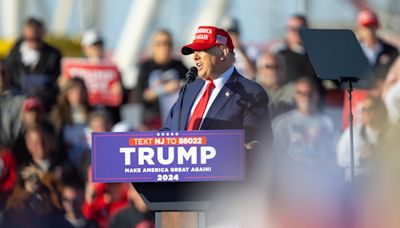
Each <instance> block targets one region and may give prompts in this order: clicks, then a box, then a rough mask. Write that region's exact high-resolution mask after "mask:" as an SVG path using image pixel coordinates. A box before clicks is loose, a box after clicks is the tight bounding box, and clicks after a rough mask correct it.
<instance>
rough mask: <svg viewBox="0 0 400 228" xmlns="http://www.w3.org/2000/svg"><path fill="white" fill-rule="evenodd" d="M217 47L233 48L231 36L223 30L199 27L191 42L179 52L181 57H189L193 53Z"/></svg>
mask: <svg viewBox="0 0 400 228" xmlns="http://www.w3.org/2000/svg"><path fill="white" fill-rule="evenodd" d="M217 45H225V46H227V47H228V48H229V49H230V50H233V48H234V47H233V43H232V39H231V36H229V34H228V33H227V32H226V31H225V30H223V29H220V28H217V27H213V26H199V28H198V29H197V31H196V34H195V35H194V39H193V42H192V43H191V44H187V45H185V46H183V47H182V50H181V52H182V54H183V55H190V54H192V53H193V52H194V51H202V50H206V49H208V48H211V47H214V46H217Z"/></svg>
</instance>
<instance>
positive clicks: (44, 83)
mask: <svg viewBox="0 0 400 228" xmlns="http://www.w3.org/2000/svg"><path fill="white" fill-rule="evenodd" d="M44 33H45V26H44V24H43V22H42V21H40V20H38V19H36V18H32V17H30V18H28V19H26V21H25V23H24V26H23V29H22V38H21V39H19V40H18V41H17V43H16V44H15V45H14V47H13V48H12V49H11V51H10V53H9V55H8V57H7V58H6V64H7V66H8V67H9V68H10V73H11V75H10V79H11V85H12V86H14V87H16V88H17V89H21V90H22V92H23V93H25V94H27V95H29V96H39V97H40V98H41V99H42V100H43V102H44V104H45V107H46V111H50V108H51V106H52V105H53V104H54V102H55V97H56V94H57V83H56V82H57V78H58V76H59V75H60V60H61V54H60V52H59V51H58V50H57V49H55V48H54V47H52V46H50V45H49V44H47V43H46V42H45V41H44V40H43V36H44Z"/></svg>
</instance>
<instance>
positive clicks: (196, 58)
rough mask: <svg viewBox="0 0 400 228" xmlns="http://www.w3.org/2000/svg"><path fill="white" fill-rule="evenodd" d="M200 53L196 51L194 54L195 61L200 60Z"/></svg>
mask: <svg viewBox="0 0 400 228" xmlns="http://www.w3.org/2000/svg"><path fill="white" fill-rule="evenodd" d="M199 57H200V56H199V52H198V51H194V52H193V60H198V59H199Z"/></svg>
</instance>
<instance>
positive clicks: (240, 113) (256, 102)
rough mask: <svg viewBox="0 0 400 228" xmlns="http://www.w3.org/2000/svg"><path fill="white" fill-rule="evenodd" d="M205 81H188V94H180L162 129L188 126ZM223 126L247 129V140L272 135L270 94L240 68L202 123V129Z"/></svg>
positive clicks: (220, 127)
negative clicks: (179, 122) (269, 107)
mask: <svg viewBox="0 0 400 228" xmlns="http://www.w3.org/2000/svg"><path fill="white" fill-rule="evenodd" d="M203 85H204V80H202V79H200V78H199V79H197V80H195V81H194V82H192V83H190V84H188V86H187V89H186V92H185V94H184V95H183V96H182V95H181V96H179V98H178V100H177V101H176V103H175V104H174V106H173V107H172V108H171V111H170V113H169V116H168V118H167V120H166V121H165V124H164V127H163V129H162V130H185V129H186V127H187V122H188V118H189V117H190V110H191V108H192V106H193V103H194V101H195V100H196V97H197V95H198V93H199V92H200V90H201V88H202V87H203ZM182 99H183V105H182V111H181V112H180V102H181V100H182ZM180 113H181V117H180V120H181V124H180V128H179V129H178V120H179V115H180ZM221 129H244V131H245V138H246V139H245V141H246V142H250V141H255V140H256V141H260V142H265V141H266V140H268V141H269V140H270V138H269V139H267V138H266V137H268V136H271V124H270V119H269V113H268V95H267V93H266V92H265V90H264V89H263V88H262V87H261V86H260V85H259V84H257V83H256V82H253V81H250V80H248V79H246V78H245V77H243V76H242V75H240V74H239V73H238V72H237V71H236V70H235V71H234V72H233V73H232V75H231V77H230V78H229V79H228V81H227V82H226V83H225V85H224V86H223V88H222V89H221V91H220V92H219V94H218V95H217V97H216V98H215V100H214V102H213V103H212V105H211V107H210V109H209V110H208V112H207V114H206V116H205V119H204V121H203V124H202V125H201V127H200V130H221Z"/></svg>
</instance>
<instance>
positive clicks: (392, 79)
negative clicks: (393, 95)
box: [382, 57, 400, 99]
mask: <svg viewBox="0 0 400 228" xmlns="http://www.w3.org/2000/svg"><path fill="white" fill-rule="evenodd" d="M399 82H400V57H398V58H397V59H396V60H395V62H394V63H393V64H392V65H391V67H390V69H389V71H388V73H387V75H386V78H385V81H384V83H383V88H382V98H383V99H385V97H386V94H387V93H388V92H389V90H390V89H391V88H392V87H393V86H394V85H396V84H398V83H399Z"/></svg>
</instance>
